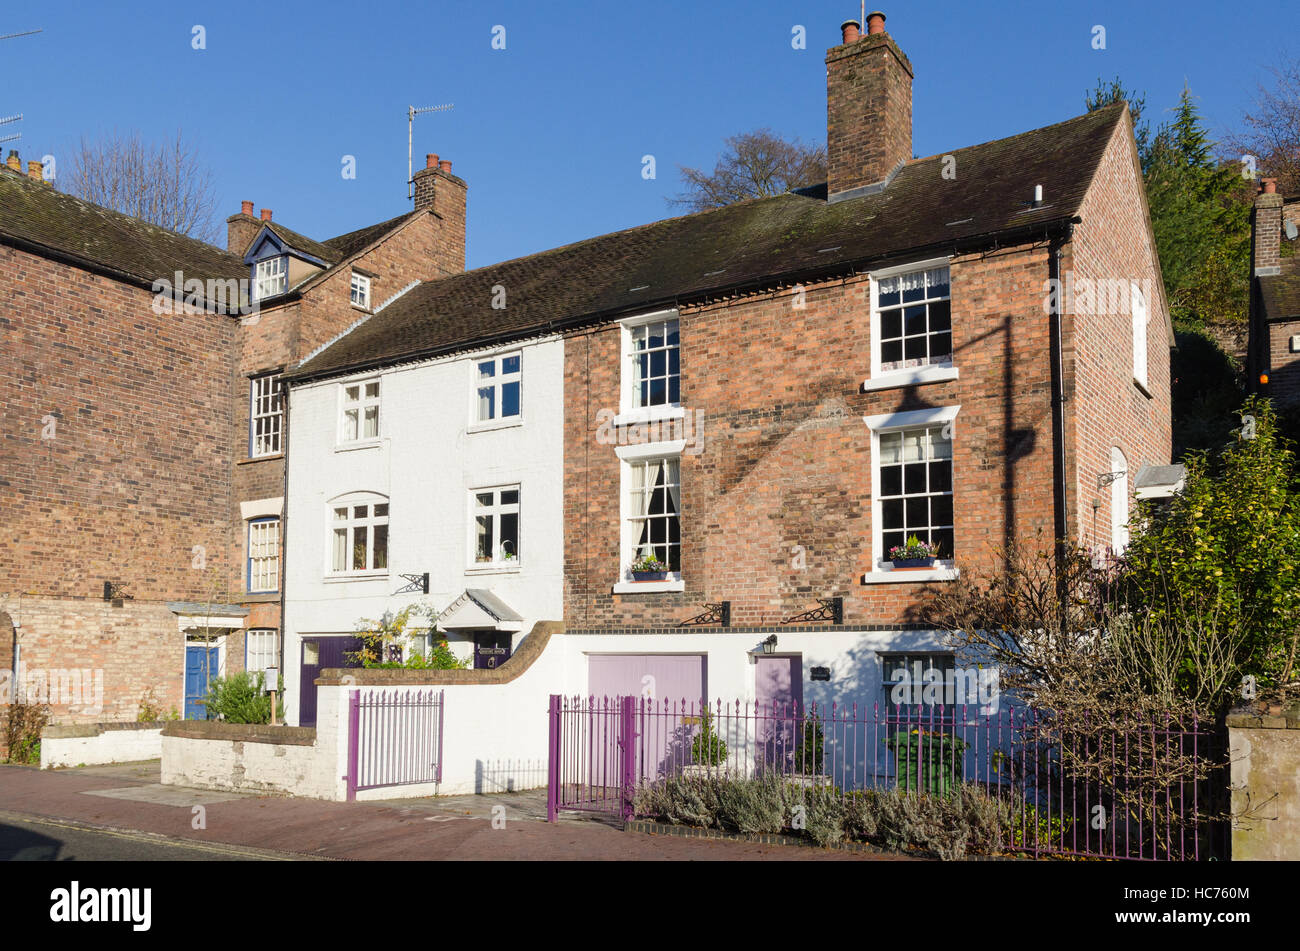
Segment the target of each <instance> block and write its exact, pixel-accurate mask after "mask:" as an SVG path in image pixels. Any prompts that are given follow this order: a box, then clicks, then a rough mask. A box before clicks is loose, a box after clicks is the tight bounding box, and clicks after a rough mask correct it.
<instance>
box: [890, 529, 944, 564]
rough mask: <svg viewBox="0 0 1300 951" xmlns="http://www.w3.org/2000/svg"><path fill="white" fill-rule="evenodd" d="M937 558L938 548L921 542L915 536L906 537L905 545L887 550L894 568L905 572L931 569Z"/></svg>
mask: <svg viewBox="0 0 1300 951" xmlns="http://www.w3.org/2000/svg"><path fill="white" fill-rule="evenodd" d="M938 558H939V546H938V545H935V544H932V543H930V542H923V541H921V540H920V539H919V538H917V537H916V536H915V535H908V536H907V544H905V545H895V546H894V547H893V548H891V549H889V560H890V561H891V562H893V564H894V568H895V569H898V568H902V569H903V570H905V571H906V570H913V571H914V570H916V569H919V568H933V567H934V565H935V564H936V562H937V561H938Z"/></svg>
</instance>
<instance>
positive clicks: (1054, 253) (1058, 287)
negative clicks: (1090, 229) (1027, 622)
mask: <svg viewBox="0 0 1300 951" xmlns="http://www.w3.org/2000/svg"><path fill="white" fill-rule="evenodd" d="M1073 234H1074V224H1073V223H1068V224H1067V225H1066V227H1065V232H1064V234H1058V235H1057V236H1056V237H1053V238H1052V240H1051V243H1050V244H1049V246H1048V248H1049V250H1048V277H1049V278H1050V280H1051V282H1052V283H1051V284H1050V285H1049V286H1050V287H1052V288H1053V289H1054V290H1055V294H1054V295H1053V301H1054V304H1053V307H1052V314H1051V327H1050V336H1051V348H1052V508H1053V516H1054V526H1053V532H1054V534H1055V536H1056V569H1057V575H1056V595H1057V600H1058V602H1059V604H1058V612H1059V622H1060V630H1061V633H1062V634H1065V633H1067V630H1066V628H1067V608H1068V605H1069V595H1070V592H1069V586H1068V584H1067V578H1066V572H1065V563H1066V557H1067V555H1068V547H1067V546H1068V536H1069V523H1068V519H1067V515H1066V501H1067V499H1068V495H1067V492H1066V484H1065V352H1064V350H1065V348H1064V344H1063V341H1062V337H1063V329H1062V312H1063V310H1064V307H1065V288H1064V286H1063V284H1062V281H1061V257H1062V256H1063V253H1064V252H1063V250H1062V248H1063V247H1064V246H1065V244H1066V243H1067V242H1069V240H1070V238H1071V237H1072V236H1073Z"/></svg>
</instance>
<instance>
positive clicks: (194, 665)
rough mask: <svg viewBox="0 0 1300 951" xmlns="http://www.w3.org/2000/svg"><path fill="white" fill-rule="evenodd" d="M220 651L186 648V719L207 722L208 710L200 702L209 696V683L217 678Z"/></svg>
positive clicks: (196, 647) (200, 647)
mask: <svg viewBox="0 0 1300 951" xmlns="http://www.w3.org/2000/svg"><path fill="white" fill-rule="evenodd" d="M218 652H219V649H218V648H216V647H208V648H205V647H203V646H202V645H199V646H194V645H190V646H188V647H186V648H185V719H187V720H206V719H207V718H208V712H207V708H206V707H204V706H203V704H202V703H201V702H200V701H202V700H203V699H204V698H205V697H206V696H207V695H208V681H209V680H211V679H212V678H213V677H215V676H217V665H218V663H220V658H219V653H218Z"/></svg>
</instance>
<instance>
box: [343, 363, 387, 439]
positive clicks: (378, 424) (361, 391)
mask: <svg viewBox="0 0 1300 951" xmlns="http://www.w3.org/2000/svg"><path fill="white" fill-rule="evenodd" d="M371 383H373V384H374V385H375V395H374V396H367V395H366V387H367V386H369V385H370V384H371ZM351 387H357V394H358V398H357V399H356V400H355V401H351V400H349V399H348V390H349V389H350V388H351ZM383 398H384V386H383V381H382V380H381V379H380V378H379V377H377V376H369V377H365V378H364V379H357V380H348V381H346V382H344V383H340V384H338V445H339V447H341V448H357V447H361V446H374V445H378V443H379V441H380V439H381V437H382V433H383V429H382V426H383V424H384V413H383V406H382V403H383ZM372 406H373V407H375V435H373V436H366V435H364V433H365V422H366V410H367V409H369V408H370V407H372ZM353 409H355V410H356V411H357V437H356V438H355V439H349V438H348V436H347V415H346V414H347V413H348V412H349V411H350V410H353Z"/></svg>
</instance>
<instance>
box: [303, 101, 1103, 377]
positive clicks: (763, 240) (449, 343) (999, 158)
mask: <svg viewBox="0 0 1300 951" xmlns="http://www.w3.org/2000/svg"><path fill="white" fill-rule="evenodd" d="M1123 114H1124V106H1123V104H1116V105H1114V106H1110V107H1107V108H1105V109H1100V110H1097V111H1096V112H1092V113H1089V114H1087V115H1084V116H1080V117H1078V118H1075V119H1070V120H1068V121H1066V122H1062V123H1059V124H1057V125H1053V126H1048V127H1046V128H1042V129H1037V130H1035V131H1033V132H1026V133H1024V134H1022V135H1017V136H1013V137H1011V138H1007V139H1000V140H998V141H994V142H988V143H985V144H983V145H976V146H972V147H970V148H966V149H959V150H956V151H954V152H952V153H949V154H950V155H951V156H952V158H953V160H954V162H955V166H953V167H954V168H955V172H956V177H955V178H952V177H945V176H944V175H943V174H942V173H943V172H944V170H945V168H946V167H949V166H948V165H947V163H945V158H946V156H944V155H935V156H931V157H929V158H923V159H914V160H913V161H911V162H909V163H907V164H906V165H905V166H903V168H902V170H901V171H900V172H899V173H898V174H897V176H896V177H895V178H894V179H893V180H892V181H891V182H890V183H889V185H888V187H887V188H885V189H883V190H882V191H880V192H877V193H875V194H872V195H867V196H864V197H859V198H852V199H849V200H845V201H840V202H836V203H827V202H826V201H825V200H824V198H823V197H821V196H819V195H817V194H815V193H811V192H804V193H802V194H786V195H780V196H777V197H774V198H763V199H754V200H750V201H745V202H740V203H738V204H734V205H730V206H728V207H726V208H719V209H714V210H710V211H705V212H700V213H697V214H693V215H687V216H685V217H680V218H670V219H667V220H665V221H658V222H655V223H653V224H649V225H643V226H641V227H637V228H631V229H629V230H627V231H619V232H615V233H613V234H607V235H604V236H601V237H598V238H591V239H589V240H586V241H581V242H578V243H577V244H571V245H566V246H564V247H561V248H556V249H553V250H550V251H543V252H541V253H539V254H534V255H530V256H528V257H523V258H517V259H514V260H511V261H504V262H502V263H500V264H494V265H492V266H490V267H485V268H479V269H477V270H474V271H469V272H466V273H464V274H458V275H455V276H452V277H446V278H442V279H440V280H437V281H430V282H427V283H424V284H421V285H420V286H418V287H416V288H414V289H413V290H411V291H410V292H408V293H407V294H405V295H403V296H402V297H400V298H398V299H397V300H396V301H394V302H393V303H392V304H390V305H388V306H387V307H385V308H383V309H382V310H380V311H379V312H378V313H376V314H375V315H374V316H372V317H371V318H369V319H368V320H364V321H362V322H361V323H360V324H359V325H358V326H357V327H355V328H354V329H353V330H352V331H351V332H349V333H347V334H344V335H343V336H342V337H341V338H340V339H339V340H337V341H336V342H334V343H333V344H332V345H330V346H328V347H326V348H325V349H324V350H322V351H321V352H319V353H317V354H316V355H314V356H313V357H311V358H310V359H308V360H307V361H305V362H304V363H303V364H302V365H301V366H300V367H298V368H297V369H295V370H294V371H292V372H291V373H290V374H287V376H289V377H291V378H299V379H302V378H307V377H314V376H321V375H327V374H330V373H337V372H343V371H346V370H350V369H360V368H363V367H372V366H379V365H384V364H388V363H394V362H400V361H403V360H409V359H418V358H420V357H423V356H428V355H432V354H436V353H442V352H448V351H452V350H455V349H458V348H464V347H468V346H475V345H479V344H483V343H487V342H490V341H495V340H504V339H507V338H509V337H511V336H515V337H518V336H524V335H528V334H531V333H544V332H547V331H548V330H554V329H555V328H556V327H557V325H560V324H566V323H569V322H574V321H581V320H586V319H601V318H607V317H610V316H613V315H616V314H619V313H626V312H631V311H635V310H644V309H648V308H652V307H655V306H671V305H673V304H674V303H681V302H685V301H688V300H691V299H700V298H704V297H707V296H708V295H710V294H715V293H722V292H727V291H731V290H740V289H743V288H745V287H755V286H762V285H769V284H771V283H774V282H777V281H793V280H802V279H805V278H806V277H809V276H812V275H816V274H831V273H835V272H836V271H837V270H839V271H843V270H846V269H848V268H850V267H852V266H855V265H859V264H862V263H866V262H877V261H884V260H887V259H891V258H895V257H898V256H901V255H903V254H905V253H907V252H910V251H916V250H921V249H936V250H937V249H941V248H943V247H945V246H953V245H956V244H958V243H960V242H964V241H967V240H975V239H980V240H982V238H983V236H990V235H996V234H1002V233H1006V232H1013V231H1017V230H1019V229H1022V228H1024V229H1026V230H1028V229H1029V228H1030V227H1031V226H1043V225H1046V224H1048V223H1049V222H1060V221H1062V220H1067V219H1069V218H1072V217H1073V216H1074V215H1075V214H1076V213H1077V211H1078V209H1079V205H1080V204H1081V202H1082V200H1083V197H1084V194H1085V193H1086V191H1087V189H1088V186H1089V184H1090V183H1091V181H1092V177H1093V173H1094V172H1095V170H1096V167H1097V164H1098V162H1099V161H1100V159H1101V156H1102V153H1103V152H1104V150H1105V148H1106V144H1107V142H1108V141H1109V139H1110V136H1111V134H1112V132H1113V130H1114V127H1115V125H1116V123H1118V122H1119V121H1120V120H1121V117H1122V116H1123ZM1035 185H1042V186H1043V194H1044V204H1043V205H1042V206H1041V207H1039V208H1033V207H1031V204H1030V203H1031V200H1032V198H1033V193H1034V186H1035ZM498 285H499V286H500V287H502V288H504V289H505V293H506V306H505V307H504V308H501V309H496V308H493V306H492V302H493V299H494V296H498V295H494V290H493V289H494V288H495V287H497V286H498Z"/></svg>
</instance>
